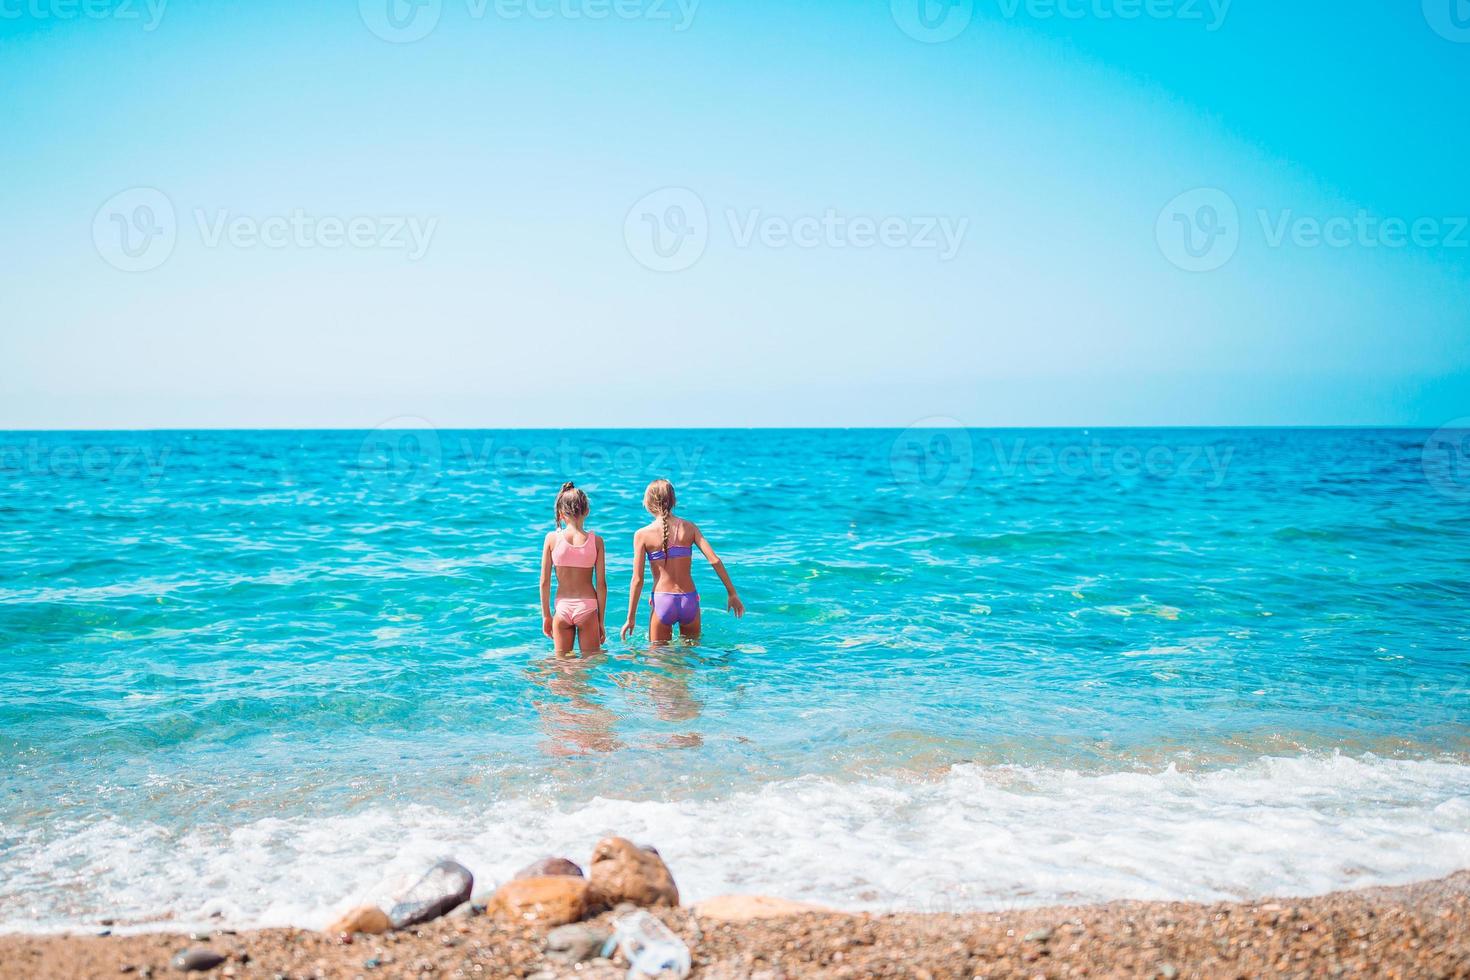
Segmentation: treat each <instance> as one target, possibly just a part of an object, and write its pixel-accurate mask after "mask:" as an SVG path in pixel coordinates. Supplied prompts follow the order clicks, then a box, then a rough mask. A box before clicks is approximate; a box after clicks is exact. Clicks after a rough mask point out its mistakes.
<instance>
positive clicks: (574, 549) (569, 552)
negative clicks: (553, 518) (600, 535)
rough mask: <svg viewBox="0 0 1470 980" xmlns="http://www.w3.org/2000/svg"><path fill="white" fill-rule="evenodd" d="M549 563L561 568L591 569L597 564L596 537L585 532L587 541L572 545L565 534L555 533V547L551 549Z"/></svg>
mask: <svg viewBox="0 0 1470 980" xmlns="http://www.w3.org/2000/svg"><path fill="white" fill-rule="evenodd" d="M551 563H552V564H553V565H560V566H561V567H563V568H592V567H593V566H595V565H596V564H597V535H595V534H593V533H592V532H591V531H588V532H587V540H586V541H583V542H582V543H581V544H572V543H571V542H569V541H568V540H567V536H566V532H565V531H561V530H558V531H557V532H556V546H555V547H554V548H552V549H551Z"/></svg>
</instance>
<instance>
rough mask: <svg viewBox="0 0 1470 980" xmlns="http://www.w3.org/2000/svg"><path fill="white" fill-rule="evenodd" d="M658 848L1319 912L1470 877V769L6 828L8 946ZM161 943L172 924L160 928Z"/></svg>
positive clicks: (1073, 897) (844, 901)
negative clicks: (1276, 900) (604, 839)
mask: <svg viewBox="0 0 1470 980" xmlns="http://www.w3.org/2000/svg"><path fill="white" fill-rule="evenodd" d="M609 833H620V834H623V835H625V836H629V837H632V838H634V839H635V840H638V841H640V842H648V843H653V844H656V845H657V846H658V848H659V850H660V851H661V853H662V854H663V855H664V857H665V859H666V860H667V861H668V862H669V864H670V865H671V867H672V868H673V870H674V873H675V875H676V877H677V879H678V881H679V884H680V887H681V889H682V891H683V893H684V896H685V898H686V900H691V901H692V900H698V899H700V898H704V897H708V896H711V895H716V894H721V893H725V892H759V893H767V894H774V895H780V896H784V897H788V898H794V899H805V900H810V901H817V902H823V903H826V904H830V905H834V906H837V907H841V908H847V909H916V910H947V909H961V908H974V909H998V908H1015V907H1019V906H1027V905H1039V904H1048V903H1057V902H1069V903H1078V902H1097V901H1105V900H1109V899H1117V898H1138V899H1193V900H1212V899H1224V898H1247V897H1252V896H1260V895H1266V894H1274V895H1307V894H1316V893H1322V892H1326V891H1331V890H1334V889H1339V888H1350V887H1358V886H1364V885H1370V884H1395V883H1404V882H1409V881H1414V880H1418V879H1424V878H1431V877H1437V876H1440V875H1444V874H1447V873H1449V872H1451V871H1455V870H1457V869H1460V868H1464V867H1470V766H1466V765H1463V764H1460V763H1458V762H1452V761H1424V760H1419V761H1404V760H1385V759H1375V758H1372V757H1369V758H1365V759H1352V758H1348V757H1341V756H1340V757H1320V756H1319V757H1299V758H1272V759H1262V760H1259V761H1257V762H1255V763H1253V764H1251V765H1247V766H1241V767H1238V768H1232V769H1224V770H1217V771H1210V772H1202V773H1189V772H1180V771H1176V770H1175V769H1172V768H1171V769H1169V770H1166V771H1163V772H1154V773H1142V772H1139V773H1134V772H1114V773H1105V774H1098V773H1077V772H1068V771H1062V770H1057V769H1041V768H1022V767H1007V766H1001V767H977V766H961V767H957V768H955V769H953V770H951V771H950V772H948V773H947V774H945V775H944V776H942V777H940V778H937V779H934V780H929V781H919V780H909V779H902V778H898V777H884V778H877V779H871V780H868V781H864V782H839V781H833V780H829V779H824V778H816V777H806V778H802V779H796V780H791V781H785V782H778V783H772V784H769V785H766V786H764V787H763V788H760V789H758V790H753V791H746V792H739V793H735V794H732V795H730V796H727V797H725V798H722V799H690V800H682V801H674V802H654V801H631V800H616V799H596V800H593V801H591V802H590V803H587V804H585V805H580V806H576V807H569V808H561V807H558V806H556V805H554V804H552V803H549V802H547V801H545V800H538V799H515V800H502V801H496V802H487V803H486V804H484V805H483V806H481V807H479V808H477V809H474V810H466V811H463V812H455V811H450V810H445V809H436V808H432V807H427V806H408V807H405V808H400V809H389V808H376V809H367V810H364V811H361V812H356V813H352V814H344V815H338V816H328V817H321V816H293V817H280V818H269V819H257V820H253V821H249V822H244V823H241V824H238V825H235V826H208V827H196V828H193V829H190V830H188V831H186V832H182V833H173V832H169V831H166V830H165V829H163V828H160V827H157V826H153V825H149V824H137V823H129V822H127V821H126V820H123V819H120V818H117V817H109V818H106V819H101V820H99V821H96V822H93V823H89V824H84V825H74V826H60V827H58V826H52V827H48V828H45V829H44V830H38V831H33V832H28V833H20V834H17V833H15V832H14V829H13V828H4V827H0V842H3V843H4V844H5V846H4V847H0V928H3V929H5V930H47V929H62V928H67V927H74V928H75V927H86V926H90V925H92V924H94V923H95V922H96V920H97V918H98V917H100V916H104V915H105V916H109V917H114V918H118V919H119V920H122V921H125V922H127V921H131V922H133V923H135V924H136V923H147V922H153V923H155V924H156V923H157V922H158V920H160V919H161V918H163V917H168V918H169V919H171V922H170V923H169V924H170V926H171V927H178V928H186V927H189V926H192V925H194V924H197V923H204V922H207V921H211V920H210V917H211V915H212V914H213V913H219V915H220V918H216V919H214V920H213V921H214V922H216V923H217V924H218V923H223V924H229V925H234V926H258V925H282V924H294V925H301V926H307V927H319V926H321V925H323V924H324V923H325V922H326V921H327V920H328V919H329V917H330V916H331V915H332V914H333V913H335V912H337V911H340V910H342V909H344V908H346V907H349V906H351V905H353V904H356V903H359V902H362V901H365V900H372V899H374V898H376V897H379V896H381V895H382V894H384V893H386V892H387V891H389V890H391V882H393V881H395V880H396V881H402V880H405V879H408V878H411V877H412V876H414V875H415V874H417V873H418V872H419V871H421V870H422V869H423V868H424V867H425V866H427V865H428V864H429V863H430V862H431V861H432V860H434V859H435V858H437V857H440V856H444V855H453V856H454V857H456V858H458V859H459V860H460V861H462V862H463V863H465V864H467V865H468V866H469V867H470V868H471V869H472V870H473V871H474V872H475V873H476V875H477V876H478V877H479V885H478V886H477V887H480V888H488V887H490V886H491V885H493V884H494V883H495V882H496V881H498V880H503V879H504V878H506V877H508V876H509V875H510V874H511V873H512V872H514V870H515V869H516V868H517V867H519V866H520V865H522V864H524V863H526V862H529V861H530V860H532V859H534V858H537V857H540V856H543V855H545V854H566V855H568V856H571V857H573V858H574V859H576V860H579V861H580V860H584V859H585V858H586V856H587V853H588V851H589V850H590V848H591V844H592V843H593V841H594V840H596V839H597V838H598V837H600V836H602V835H605V834H609ZM155 927H156V926H155Z"/></svg>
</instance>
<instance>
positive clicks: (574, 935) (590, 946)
mask: <svg viewBox="0 0 1470 980" xmlns="http://www.w3.org/2000/svg"><path fill="white" fill-rule="evenodd" d="M611 936H612V933H610V932H608V931H607V930H606V929H600V928H598V927H597V926H594V925H589V924H587V923H585V922H576V923H573V924H571V925H567V926H557V927H556V928H555V929H553V930H551V931H550V932H548V933H547V934H546V957H547V959H551V960H556V961H557V962H558V963H565V964H567V965H571V964H573V963H581V962H583V961H584V960H590V959H593V958H594V957H596V956H597V955H599V954H600V953H601V952H602V947H603V946H604V945H606V944H607V941H608V939H609V938H610V937H611Z"/></svg>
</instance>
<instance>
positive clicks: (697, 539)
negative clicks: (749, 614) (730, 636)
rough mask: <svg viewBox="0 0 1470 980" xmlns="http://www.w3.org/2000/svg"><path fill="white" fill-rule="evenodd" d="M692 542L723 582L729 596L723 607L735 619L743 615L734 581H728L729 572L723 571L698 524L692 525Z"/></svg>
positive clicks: (722, 563)
mask: <svg viewBox="0 0 1470 980" xmlns="http://www.w3.org/2000/svg"><path fill="white" fill-rule="evenodd" d="M694 544H695V546H696V547H698V548H699V550H700V551H701V552H702V553H703V554H704V560H705V561H707V562H709V567H710V568H713V569H714V570H715V574H716V575H718V576H719V577H720V581H721V582H723V583H725V592H726V593H727V594H728V596H729V598H728V599H727V600H726V602H725V608H726V609H728V610H730V611H731V612H732V613H734V614H735V618H736V619H739V618H740V617H741V616H744V615H745V603H743V602H741V601H740V596H738V595H736V594H735V583H734V582H732V581H730V573H729V572H727V571H725V563H724V562H722V561H720V556H719V555H717V554H715V549H714V547H713V546H712V545H711V544H710V543H709V539H708V538H706V537H705V536H704V532H703V531H701V530H700V529H699V525H698V524H696V525H695V526H694Z"/></svg>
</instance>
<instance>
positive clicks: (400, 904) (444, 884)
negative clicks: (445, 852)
mask: <svg viewBox="0 0 1470 980" xmlns="http://www.w3.org/2000/svg"><path fill="white" fill-rule="evenodd" d="M474 887H475V876H474V875H472V874H470V869H469V868H466V867H465V866H464V865H462V864H460V863H459V862H458V861H440V862H439V863H438V864H436V865H434V866H433V867H432V868H430V869H429V870H428V872H427V873H426V874H425V875H424V876H423V877H422V878H420V879H419V880H418V882H417V883H416V884H415V885H414V886H413V887H412V888H410V889H409V890H408V891H406V892H404V893H403V894H402V895H400V896H399V898H398V901H397V902H395V903H394V905H393V907H392V908H391V909H389V910H388V919H389V921H391V922H392V923H393V928H394V929H407V928H408V927H409V926H416V925H418V924H420V923H422V922H430V921H432V920H434V919H437V918H439V916H441V915H443V914H444V913H446V912H449V911H451V910H453V909H455V908H458V907H459V906H461V905H463V904H464V903H465V902H468V901H469V900H470V892H471V891H473V890H474Z"/></svg>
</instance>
